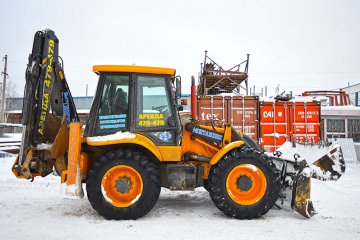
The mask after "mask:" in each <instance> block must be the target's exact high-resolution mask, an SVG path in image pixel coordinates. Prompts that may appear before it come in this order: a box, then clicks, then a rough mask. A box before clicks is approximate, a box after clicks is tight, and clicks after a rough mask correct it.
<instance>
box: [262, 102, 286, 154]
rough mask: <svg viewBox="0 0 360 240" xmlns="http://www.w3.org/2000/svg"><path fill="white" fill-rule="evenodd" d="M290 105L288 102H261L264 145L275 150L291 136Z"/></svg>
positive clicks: (267, 148) (269, 149)
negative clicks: (289, 124)
mask: <svg viewBox="0 0 360 240" xmlns="http://www.w3.org/2000/svg"><path fill="white" fill-rule="evenodd" d="M288 123H289V107H288V104H287V102H262V103H260V128H261V142H262V147H263V148H264V149H265V150H266V151H274V150H276V149H277V148H278V147H280V146H281V145H282V144H284V143H285V141H286V138H287V137H289V134H290V132H289V130H290V129H289V126H288Z"/></svg>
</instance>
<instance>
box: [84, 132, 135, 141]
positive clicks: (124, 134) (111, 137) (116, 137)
mask: <svg viewBox="0 0 360 240" xmlns="http://www.w3.org/2000/svg"><path fill="white" fill-rule="evenodd" d="M135 137H136V135H135V134H133V133H131V132H117V133H114V134H111V135H105V136H97V137H88V138H86V140H87V141H88V142H107V141H114V140H121V139H133V138H135Z"/></svg>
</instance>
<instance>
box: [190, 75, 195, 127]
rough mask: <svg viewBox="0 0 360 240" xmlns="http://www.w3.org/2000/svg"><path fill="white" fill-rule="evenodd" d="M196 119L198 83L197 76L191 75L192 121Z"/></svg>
mask: <svg viewBox="0 0 360 240" xmlns="http://www.w3.org/2000/svg"><path fill="white" fill-rule="evenodd" d="M195 119H196V85H195V77H194V76H191V121H193V122H194V121H195Z"/></svg>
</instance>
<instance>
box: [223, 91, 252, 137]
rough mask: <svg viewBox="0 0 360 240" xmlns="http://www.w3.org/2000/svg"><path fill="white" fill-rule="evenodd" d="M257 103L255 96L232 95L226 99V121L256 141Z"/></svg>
mask: <svg viewBox="0 0 360 240" xmlns="http://www.w3.org/2000/svg"><path fill="white" fill-rule="evenodd" d="M258 104H259V99H258V98H257V97H252V98H244V97H241V96H234V97H230V98H229V99H228V100H227V109H228V121H229V122H230V123H232V125H233V127H234V128H235V129H236V130H237V131H240V132H243V133H245V134H246V135H248V136H250V137H251V138H252V139H254V140H255V141H256V142H257V143H259V121H258Z"/></svg>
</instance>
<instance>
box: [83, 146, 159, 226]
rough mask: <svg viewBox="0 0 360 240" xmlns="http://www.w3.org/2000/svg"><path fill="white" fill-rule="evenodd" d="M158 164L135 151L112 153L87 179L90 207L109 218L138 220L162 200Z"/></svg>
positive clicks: (100, 160)
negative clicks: (160, 197) (160, 198)
mask: <svg viewBox="0 0 360 240" xmlns="http://www.w3.org/2000/svg"><path fill="white" fill-rule="evenodd" d="M160 190H161V184H160V171H159V167H158V166H157V164H155V163H154V161H152V160H151V159H150V158H149V157H147V156H146V155H144V154H143V153H141V152H137V151H134V150H132V149H118V150H115V151H109V152H107V153H106V154H104V155H103V156H101V157H100V158H99V159H98V161H96V162H95V163H94V164H93V166H92V169H91V170H90V172H89V174H88V178H87V180H86V191H87V196H88V199H89V201H90V204H91V206H92V207H93V208H94V209H95V210H96V211H97V212H98V213H99V214H100V215H102V216H103V217H104V218H106V219H115V220H120V219H137V218H140V217H142V216H144V215H146V214H147V213H148V212H149V211H150V210H151V209H152V208H153V207H154V205H155V203H156V202H157V200H158V199H159V195H160Z"/></svg>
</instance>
